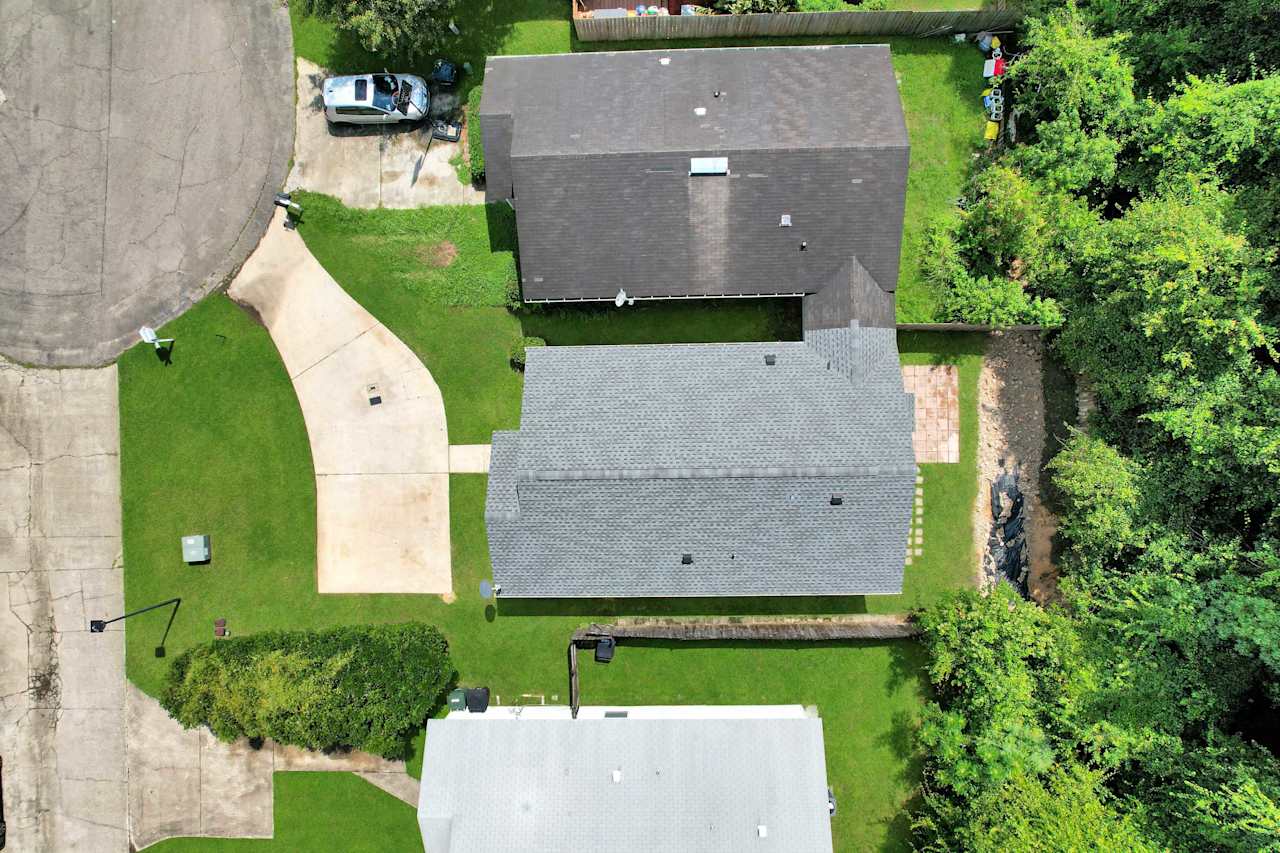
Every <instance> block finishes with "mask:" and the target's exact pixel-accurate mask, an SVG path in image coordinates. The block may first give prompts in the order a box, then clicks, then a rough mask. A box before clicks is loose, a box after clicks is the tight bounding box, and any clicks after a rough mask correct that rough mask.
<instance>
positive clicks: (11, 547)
mask: <svg viewBox="0 0 1280 853" xmlns="http://www.w3.org/2000/svg"><path fill="white" fill-rule="evenodd" d="M118 448H119V427H118V416H117V394H116V369H115V367H114V366H112V367H106V368H102V369H99V370H60V371H59V370H37V369H27V368H20V367H17V366H15V365H12V364H9V363H8V362H4V361H3V360H0V755H3V756H4V794H5V816H6V818H7V821H8V848H7V849H9V850H15V851H37V850H40V851H44V850H48V851H59V853H66V851H81V850H83V851H94V853H97V851H121V853H123V851H125V850H126V849H128V839H127V837H126V817H125V816H126V786H127V778H126V776H125V719H124V718H125V712H124V703H125V676H124V630H123V623H116V624H114V625H111V626H108V628H107V630H106V632H105V633H102V634H90V633H89V620H90V619H98V618H110V617H114V616H119V615H120V614H121V613H123V612H124V595H123V588H124V587H123V578H122V576H121V574H122V573H121V560H120V553H121V552H120V459H119V450H118Z"/></svg>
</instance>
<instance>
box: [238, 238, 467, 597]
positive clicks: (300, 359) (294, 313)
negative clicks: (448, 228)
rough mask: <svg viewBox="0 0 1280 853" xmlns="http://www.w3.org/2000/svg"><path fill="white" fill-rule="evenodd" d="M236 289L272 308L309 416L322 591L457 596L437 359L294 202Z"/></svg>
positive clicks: (272, 327)
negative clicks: (361, 293) (352, 276)
mask: <svg viewBox="0 0 1280 853" xmlns="http://www.w3.org/2000/svg"><path fill="white" fill-rule="evenodd" d="M228 293H229V294H230V295H231V297H232V298H233V299H235V300H236V301H238V302H240V303H241V304H244V305H247V306H249V307H251V308H252V309H253V310H254V311H256V312H257V313H258V315H259V316H260V317H261V318H262V322H263V323H264V324H265V325H266V327H267V330H268V331H269V332H270V333H271V339H272V340H273V341H275V344H276V349H278V350H279V351H280V357H281V359H282V360H283V361H284V365H285V369H286V370H288V371H289V378H290V379H291V380H292V381H293V389H294V391H295V392H296V393H297V395H298V404H299V405H300V406H301V408H302V417H303V420H305V421H306V424H307V438H308V440H309V441H310V443H311V460H312V464H313V465H314V467H315V474H316V567H317V574H318V578H317V585H318V588H319V590H320V592H322V593H378V592H383V593H389V592H407V593H435V594H440V595H451V594H452V591H453V576H452V558H451V555H450V553H449V439H448V432H447V429H446V424H445V411H444V399H443V397H441V395H440V389H439V387H438V386H437V385H436V383H435V380H434V379H432V378H431V374H430V373H429V372H428V371H427V369H426V367H424V366H423V364H422V362H421V361H419V360H418V357H417V356H416V355H414V353H413V351H412V350H411V349H409V348H408V347H407V346H405V344H404V342H403V341H401V340H400V339H399V338H397V337H396V336H395V335H394V334H392V333H391V331H390V330H389V329H387V327H386V326H384V325H383V324H382V323H380V322H379V321H378V320H377V318H375V317H374V316H373V315H372V314H370V313H369V312H368V311H366V310H364V308H362V307H361V306H360V304H359V303H357V302H356V301H355V300H354V299H352V298H351V297H350V296H348V295H347V292H346V291H344V290H343V289H342V288H341V287H340V286H339V285H338V283H337V282H336V281H334V280H333V278H332V277H331V276H330V275H329V273H328V272H327V271H326V270H325V268H324V267H322V266H320V263H319V262H318V261H317V260H316V259H315V258H314V257H313V256H312V255H311V252H310V251H308V250H307V246H306V244H305V243H303V242H302V238H301V237H300V236H298V234H297V232H295V231H290V230H287V229H285V227H284V215H283V213H280V214H277V216H276V219H275V220H274V221H273V224H272V226H271V229H270V230H269V231H268V232H267V235H266V236H265V237H264V238H263V239H262V243H261V244H260V245H259V246H258V249H257V251H255V252H254V253H253V256H252V257H250V258H249V260H248V261H247V262H246V263H245V265H244V268H243V269H242V270H241V271H240V274H239V275H238V276H236V280H235V281H234V282H232V283H231V288H230V289H229V291H228Z"/></svg>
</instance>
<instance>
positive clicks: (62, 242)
mask: <svg viewBox="0 0 1280 853" xmlns="http://www.w3.org/2000/svg"><path fill="white" fill-rule="evenodd" d="M292 53H293V52H292V38H291V35H290V29H289V14H288V11H287V9H286V8H285V5H284V4H283V3H281V2H279V0H207V2H199V3H186V2H173V1H172V0H78V2H74V3H68V2H65V0H5V2H0V353H4V354H5V355H7V356H9V357H11V358H14V359H16V360H18V361H22V362H26V363H29V364H41V365H71V364H75V365H90V364H102V363H105V362H107V361H110V360H112V359H114V358H115V357H116V356H117V355H119V353H120V352H121V351H122V350H123V349H124V348H125V347H126V346H129V345H130V344H132V343H133V342H134V341H136V340H137V330H138V328H139V327H140V326H142V325H144V324H145V325H149V326H155V327H159V326H160V325H161V324H163V323H164V322H165V321H167V320H170V319H172V318H174V317H176V316H178V314H180V313H181V312H182V311H184V310H186V309H187V308H188V307H189V306H190V305H191V304H192V303H193V302H195V301H196V300H197V299H199V298H200V297H201V296H203V295H204V294H206V293H208V292H209V291H210V290H211V289H213V288H215V287H217V286H218V285H220V284H221V283H223V281H224V280H225V279H226V278H227V277H228V276H229V275H230V274H231V273H233V272H234V271H235V269H236V268H237V267H238V266H239V264H240V262H241V261H243V260H244V258H245V257H246V256H247V255H248V254H249V252H250V251H252V250H253V247H254V245H255V244H256V243H257V242H258V238H259V237H260V236H262V232H263V230H264V229H265V228H266V225H267V221H268V219H269V217H270V215H271V209H272V205H271V196H272V194H273V193H275V192H276V191H277V190H278V189H279V188H280V186H281V185H282V184H283V182H284V179H285V175H286V172H287V167H288V161H289V156H290V154H291V153H292V151H293V114H294V109H293V67H292Z"/></svg>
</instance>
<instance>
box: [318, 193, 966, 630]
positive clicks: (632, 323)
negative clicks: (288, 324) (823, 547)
mask: <svg viewBox="0 0 1280 853" xmlns="http://www.w3.org/2000/svg"><path fill="white" fill-rule="evenodd" d="M301 199H302V202H303V206H304V209H305V211H306V215H305V217H304V221H303V223H302V225H301V227H300V229H299V231H300V233H301V234H302V236H303V239H304V240H306V243H307V247H308V248H309V249H310V250H311V251H312V253H313V254H314V255H315V256H316V258H317V259H318V260H319V261H320V263H321V264H322V265H323V266H324V267H325V268H326V269H327V270H328V271H329V273H330V274H331V275H333V277H334V278H335V279H336V280H337V281H338V283H339V284H341V285H342V286H343V288H345V289H346V291H347V292H348V293H350V294H351V295H352V296H353V297H354V298H355V299H356V301H358V302H360V303H361V304H362V305H363V306H364V307H365V308H366V309H368V310H369V312H370V313H372V314H373V315H374V316H375V317H378V318H379V319H380V320H382V321H383V322H384V323H385V324H386V325H387V327H388V328H390V329H391V331H393V332H395V333H396V335H397V336H399V337H400V339H401V340H403V341H404V342H405V343H406V344H408V345H409V347H410V348H411V349H413V350H414V352H415V353H417V355H418V357H419V358H421V359H422V361H423V363H424V364H426V366H427V368H428V369H429V370H430V371H431V375H432V376H433V377H434V378H435V380H436V383H437V384H438V385H439V386H440V389H441V393H442V394H443V396H444V402H445V412H446V418H447V422H448V428H449V440H450V442H451V443H453V444H471V443H481V444H484V443H488V442H489V440H490V437H491V435H492V433H493V431H494V430H498V429H514V428H516V427H518V426H519V423H520V395H521V392H522V386H523V382H522V379H523V376H522V374H520V373H519V372H517V371H515V370H512V369H511V366H510V364H509V362H508V352H509V349H510V346H511V343H512V342H513V341H514V340H516V339H517V338H518V337H519V336H521V335H534V336H537V337H540V338H543V339H545V340H546V341H547V343H548V344H550V345H553V346H557V345H558V346H572V345H586V344H624V343H625V344H632V343H697V342H714V341H768V340H797V339H799V338H800V336H801V330H800V316H799V302H798V300H793V299H722V300H687V301H686V300H676V301H665V302H651V303H640V304H638V305H633V306H627V307H624V308H616V307H614V306H613V305H611V304H607V303H606V304H604V305H599V304H592V305H587V306H578V307H561V308H547V309H542V310H538V311H533V312H530V311H528V310H521V311H519V312H517V313H512V312H509V311H507V310H506V309H505V308H503V307H501V306H502V304H503V294H504V293H505V290H506V288H507V286H508V285H510V284H513V283H514V281H515V266H514V261H513V260H512V250H513V249H514V246H515V238H514V228H513V219H512V213H511V210H510V208H508V207H507V206H506V205H501V204H499V205H489V206H488V207H487V208H478V207H438V208H422V209H419V210H348V209H347V208H344V207H343V206H342V205H341V204H340V203H338V202H337V201H335V200H334V199H331V198H329V197H327V196H320V195H316V194H313V193H307V194H303V195H302V196H301ZM371 234H376V235H378V238H379V239H377V240H370V239H368V237H369V235H371ZM446 241H447V242H449V243H450V245H452V246H456V247H457V255H456V257H455V258H454V260H453V262H452V265H451V266H449V267H446V268H443V269H440V268H432V269H425V270H423V273H422V274H424V275H425V274H430V275H432V276H441V277H444V278H452V279H454V280H455V281H456V282H459V283H461V284H459V285H456V286H450V287H441V288H434V287H431V286H427V285H419V283H418V282H419V273H418V272H416V271H415V268H418V267H424V266H429V265H427V264H426V263H425V262H423V261H422V260H420V257H419V256H421V255H422V253H423V248H422V247H429V246H437V245H439V244H441V243H442V242H446ZM472 253H478V254H480V255H488V256H489V257H487V258H486V257H472V256H471V255H472ZM479 269H484V270H490V271H492V273H493V274H492V275H489V276H479V275H476V274H474V272H473V271H474V270H479ZM503 276H506V277H505V278H503ZM462 285H465V287H466V288H467V289H468V291H467V292H458V291H457V289H456V287H459V286H462ZM451 300H452V301H456V302H461V303H462V304H460V305H459V304H450V303H451ZM486 302H488V303H489V304H488V305H487V306H486V305H485V304H484V303H486ZM983 342H984V339H983V338H982V336H980V335H956V334H940V333H903V334H901V335H900V336H899V349H900V351H901V352H902V360H903V362H904V363H908V364H928V363H949V364H956V365H957V366H958V367H959V370H960V405H961V460H962V461H961V462H960V463H959V464H937V465H924V466H922V473H923V474H924V480H925V482H924V490H925V495H924V499H925V508H926V509H925V513H924V524H925V544H924V554H923V556H921V557H917V558H915V559H914V560H913V562H912V565H911V566H910V567H909V568H908V569H907V572H906V576H905V580H904V589H903V594H902V595H900V596H873V597H870V598H867V599H865V601H864V599H863V598H862V597H860V596H859V597H853V598H849V599H825V600H821V599H820V600H817V601H816V602H813V603H809V604H806V605H805V607H804V608H803V609H811V608H813V609H818V610H828V611H838V612H863V611H869V612H873V613H889V612H902V611H905V610H910V609H913V608H916V607H920V606H923V605H925V604H927V603H929V602H930V601H932V600H934V599H936V597H937V596H938V594H939V593H940V592H942V591H943V590H945V589H950V588H954V587H956V586H961V585H963V584H965V583H967V582H968V580H969V577H970V572H969V566H968V563H967V562H966V561H965V560H963V559H960V560H958V559H956V555H968V554H970V553H971V551H972V548H971V547H970V545H969V544H968V543H969V541H970V538H971V524H970V516H969V513H970V512H971V511H972V507H973V501H974V497H975V495H976V489H977V469H976V461H975V460H976V450H977V434H978V429H977V382H978V373H979V371H980V369H981V364H982V352H983V345H984V344H983ZM761 606H762V603H761V602H754V603H752V602H736V601H733V602H731V603H730V604H729V605H728V606H726V605H725V602H724V601H723V600H721V601H720V602H716V601H710V602H698V603H697V604H696V605H694V606H693V608H692V609H693V611H694V612H699V613H702V612H721V613H734V612H741V611H740V610H737V609H734V608H741V607H747V609H748V610H753V609H758V608H760V607H761ZM763 606H766V607H774V608H776V607H779V606H781V607H783V608H785V607H793V608H794V607H795V605H794V604H787V603H786V601H785V600H783V601H782V602H779V603H769V602H765V603H763ZM672 607H682V608H685V609H689V605H688V604H687V603H677V602H663V601H658V602H650V603H648V604H647V605H645V606H644V612H650V613H663V612H670V611H671V608H672ZM575 609H576V611H577V612H582V613H584V614H585V613H590V612H595V610H596V609H598V607H597V606H595V605H593V606H590V607H586V608H584V607H581V606H578V607H576V608H575Z"/></svg>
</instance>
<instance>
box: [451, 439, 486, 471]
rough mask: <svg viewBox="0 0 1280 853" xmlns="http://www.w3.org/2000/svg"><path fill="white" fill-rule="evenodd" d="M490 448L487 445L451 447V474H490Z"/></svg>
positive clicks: (456, 445) (458, 445)
mask: <svg viewBox="0 0 1280 853" xmlns="http://www.w3.org/2000/svg"><path fill="white" fill-rule="evenodd" d="M489 453H490V446H489V445H487V444H451V445H449V473H451V474H488V473H489Z"/></svg>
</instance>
